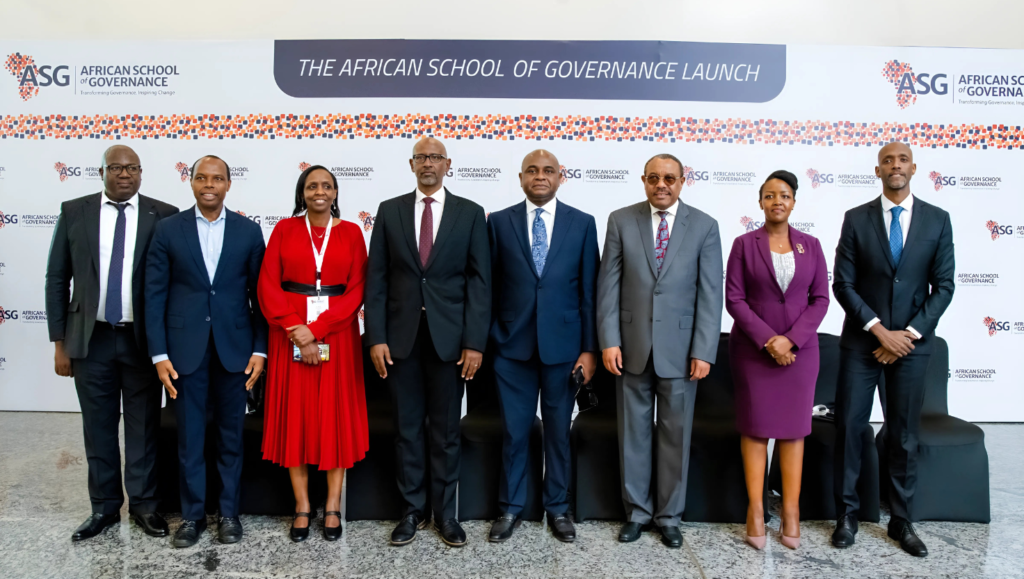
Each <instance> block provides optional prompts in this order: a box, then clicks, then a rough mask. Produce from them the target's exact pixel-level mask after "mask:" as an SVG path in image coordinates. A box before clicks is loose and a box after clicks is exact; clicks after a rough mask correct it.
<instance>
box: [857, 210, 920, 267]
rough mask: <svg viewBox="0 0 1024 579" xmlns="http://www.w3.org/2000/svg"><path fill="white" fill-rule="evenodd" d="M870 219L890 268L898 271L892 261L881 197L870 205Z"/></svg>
mask: <svg viewBox="0 0 1024 579" xmlns="http://www.w3.org/2000/svg"><path fill="white" fill-rule="evenodd" d="M868 219H869V220H870V221H871V223H872V224H873V225H874V229H875V233H877V234H878V243H879V244H881V246H882V253H883V254H884V255H885V259H886V260H888V261H889V267H891V268H893V269H896V263H895V262H894V261H893V260H892V249H891V248H890V247H889V233H888V232H887V231H886V230H885V221H884V220H883V219H882V198H881V197H878V198H877V199H875V200H874V201H873V202H871V204H870V205H868ZM911 221H913V220H911Z"/></svg>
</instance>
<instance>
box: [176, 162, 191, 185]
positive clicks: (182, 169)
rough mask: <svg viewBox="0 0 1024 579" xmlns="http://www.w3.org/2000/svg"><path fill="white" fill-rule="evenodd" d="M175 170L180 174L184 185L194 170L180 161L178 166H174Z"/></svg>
mask: <svg viewBox="0 0 1024 579" xmlns="http://www.w3.org/2000/svg"><path fill="white" fill-rule="evenodd" d="M174 169H175V170H176V171H177V172H178V177H181V182H182V183H184V182H185V181H188V178H189V177H190V176H191V175H192V173H191V171H192V169H191V168H190V167H189V166H188V165H186V164H185V163H182V162H180V161H179V162H178V164H176V165H175V166H174Z"/></svg>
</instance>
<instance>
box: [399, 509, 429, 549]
mask: <svg viewBox="0 0 1024 579" xmlns="http://www.w3.org/2000/svg"><path fill="white" fill-rule="evenodd" d="M426 526H427V521H425V520H424V519H422V518H420V516H419V515H417V514H416V513H413V514H411V515H406V516H405V518H404V519H402V520H401V521H399V523H398V526H397V527H395V530H394V531H391V544H392V545H407V544H409V543H411V542H412V540H413V539H415V538H416V530H417V529H423V528H426Z"/></svg>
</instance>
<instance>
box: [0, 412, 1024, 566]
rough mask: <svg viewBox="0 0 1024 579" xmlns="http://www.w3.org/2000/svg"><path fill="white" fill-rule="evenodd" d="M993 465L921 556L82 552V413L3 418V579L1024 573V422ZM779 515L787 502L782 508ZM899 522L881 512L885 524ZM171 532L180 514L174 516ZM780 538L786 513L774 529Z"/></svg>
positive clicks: (542, 535)
mask: <svg viewBox="0 0 1024 579" xmlns="http://www.w3.org/2000/svg"><path fill="white" fill-rule="evenodd" d="M984 429H985V434H986V444H987V446H988V452H989V457H990V462H991V485H992V523H991V524H989V525H980V524H963V523H931V522H926V523H921V524H919V525H917V528H918V531H919V533H920V534H921V536H922V538H923V539H924V541H925V542H926V544H927V545H928V547H929V549H930V550H931V555H930V556H929V557H928V558H926V559H923V560H919V559H914V558H912V557H910V556H908V555H906V554H904V553H903V552H902V551H900V550H899V547H898V546H897V545H896V543H894V542H893V541H891V540H889V539H888V538H886V536H885V528H884V526H879V525H874V524H870V523H868V524H864V525H862V526H861V532H860V533H859V534H858V536H857V545H856V546H854V547H853V548H851V549H848V550H845V551H839V550H836V549H833V548H832V547H831V546H830V545H829V534H830V533H831V529H832V524H831V522H828V521H820V522H805V523H804V524H803V526H802V535H803V539H802V541H803V542H802V544H801V546H800V549H799V550H797V551H790V550H788V549H786V548H785V547H782V545H780V544H779V543H778V538H777V534H776V533H775V532H774V531H773V532H770V533H769V536H770V539H771V540H770V541H769V547H768V549H767V550H766V551H764V552H758V551H754V550H753V549H751V548H750V547H748V546H747V545H746V544H745V543H744V542H743V525H723V524H692V523H690V524H687V523H684V525H683V535H684V537H685V545H684V547H683V548H682V549H678V550H670V549H667V548H665V547H663V546H662V545H661V543H660V542H659V540H658V537H657V535H655V534H653V533H648V534H645V536H644V537H643V538H642V539H641V540H640V541H638V542H636V543H633V544H629V545H622V544H619V543H618V542H617V541H616V534H617V530H618V525H617V524H614V523H608V522H587V523H583V524H580V525H578V526H577V531H578V534H579V539H578V540H577V541H576V543H574V544H571V545H565V544H562V543H559V542H558V541H556V540H555V539H554V538H553V537H551V536H550V533H549V532H548V531H547V529H546V528H545V527H543V526H542V525H541V524H540V523H526V524H524V525H523V526H522V528H521V529H520V530H519V531H518V532H517V533H516V535H515V537H513V539H512V540H511V541H509V542H507V543H504V544H500V545H493V544H489V543H487V542H486V541H485V537H486V534H487V529H488V527H489V523H487V522H485V521H471V522H468V523H466V524H465V528H466V531H467V533H468V534H469V544H468V545H467V546H466V547H465V548H462V549H452V548H448V547H446V546H445V545H444V544H442V543H441V542H440V540H439V539H438V538H437V536H436V534H435V533H434V532H433V531H423V532H421V533H420V536H419V537H417V539H416V541H414V542H413V543H412V544H410V545H408V546H405V547H402V548H395V547H391V546H389V545H388V544H387V542H386V539H387V537H388V535H389V533H390V531H391V528H392V525H393V523H390V522H357V523H350V524H347V525H346V528H345V535H344V538H343V539H342V540H341V541H339V542H337V543H327V542H326V541H324V540H323V539H322V538H320V536H319V535H316V536H314V537H312V538H311V540H310V541H309V542H307V543H305V544H299V545H296V544H293V543H292V542H291V541H289V540H288V537H287V530H288V526H289V524H290V521H289V520H287V519H285V518H274V517H252V516H243V517H242V522H243V524H244V525H245V531H246V536H245V539H244V540H243V541H242V542H241V543H240V544H237V545H230V546H228V545H220V544H218V543H215V542H213V541H212V540H211V535H210V533H206V534H205V535H204V537H203V539H202V541H201V542H200V544H199V545H197V546H196V547H194V548H192V549H184V550H177V549H173V548H171V546H170V542H169V539H154V538H151V537H147V536H146V535H144V534H143V533H142V531H141V530H139V529H138V528H137V527H135V526H134V525H129V524H128V523H127V509H125V510H124V511H122V517H123V518H124V520H123V521H122V523H121V525H120V526H118V527H115V528H111V529H108V530H107V531H106V532H104V533H103V534H102V535H101V536H99V537H97V538H94V539H91V540H89V541H85V542H82V543H78V544H73V543H72V542H71V540H70V536H71V532H72V531H73V530H74V528H75V527H76V526H77V525H78V524H79V523H81V522H82V521H83V520H84V519H85V517H86V516H88V514H89V511H90V508H89V498H88V493H87V491H86V468H85V464H84V463H85V459H84V456H83V455H84V452H83V445H82V435H81V418H80V416H79V415H77V414H37V413H9V412H5V413H0V577H4V578H19V579H20V578H31V577H55V578H60V579H71V578H78V577H103V578H107V577H109V578H120V577H154V578H165V577H166V578H171V577H173V578H178V577H181V578H186V577H196V576H203V577H223V578H228V577H237V578H242V577H245V578H249V577H275V578H278V577H280V578H299V577H303V578H305V577H310V578H314V577H413V576H419V577H431V578H433V577H488V578H490V577H586V578H587V579H597V578H599V577H701V578H712V577H765V578H767V577H827V578H833V577H968V578H972V579H973V578H980V577H993V578H1003V577H1024V535H1022V534H1021V533H1020V531H1019V529H1020V528H1021V523H1020V522H1021V520H1022V519H1024V460H1022V459H1024V450H1022V448H1021V446H1022V445H1021V441H1022V440H1024V425H986V426H984ZM772 507H773V509H777V507H778V505H777V504H775V505H772ZM887 519H888V517H887V515H885V514H883V524H884V523H885V521H886V520H887ZM169 522H170V523H171V526H172V529H173V528H174V527H175V526H177V524H178V519H177V518H171V519H170V520H169ZM770 526H771V527H773V529H775V530H777V529H778V518H775V519H774V521H773V522H772V523H771V525H770Z"/></svg>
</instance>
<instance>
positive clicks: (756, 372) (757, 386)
mask: <svg viewBox="0 0 1024 579" xmlns="http://www.w3.org/2000/svg"><path fill="white" fill-rule="evenodd" d="M815 342H816V341H815ZM729 360H730V364H731V365H732V379H733V385H734V386H735V389H736V428H737V429H738V430H739V431H740V433H742V434H745V435H746V436H750V437H753V438H775V439H779V440H790V439H794V438H803V437H805V436H807V435H808V434H810V433H811V409H812V408H813V406H814V383H815V382H816V381H817V379H818V364H819V359H818V348H817V343H815V344H814V347H811V348H808V349H803V350H797V351H796V361H795V362H793V363H792V364H790V365H789V366H780V365H779V364H778V363H776V362H775V360H774V359H773V358H772V357H771V354H769V353H768V352H767V351H764V350H761V351H750V348H746V347H744V346H743V345H739V346H737V347H736V348H733V346H732V344H731V343H730V347H729Z"/></svg>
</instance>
